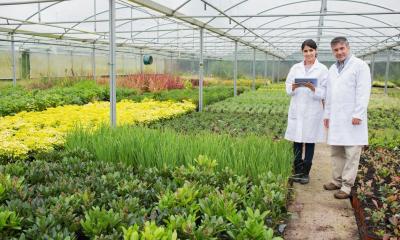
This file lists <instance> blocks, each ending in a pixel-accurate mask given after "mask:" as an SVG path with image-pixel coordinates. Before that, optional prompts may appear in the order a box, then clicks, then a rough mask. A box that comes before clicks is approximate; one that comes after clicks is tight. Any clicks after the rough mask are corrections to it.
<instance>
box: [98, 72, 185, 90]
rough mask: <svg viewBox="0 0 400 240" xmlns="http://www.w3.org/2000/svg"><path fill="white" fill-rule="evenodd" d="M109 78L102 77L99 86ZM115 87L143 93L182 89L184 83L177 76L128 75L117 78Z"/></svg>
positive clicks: (106, 82)
mask: <svg viewBox="0 0 400 240" xmlns="http://www.w3.org/2000/svg"><path fill="white" fill-rule="evenodd" d="M108 81H109V78H108V77H102V78H100V79H99V80H98V83H100V84H108ZM117 87H124V88H134V89H138V90H141V91H144V92H157V91H161V90H169V89H182V88H184V82H183V80H181V79H180V78H179V77H178V76H173V75H169V74H149V73H146V74H130V75H125V76H118V77H117Z"/></svg>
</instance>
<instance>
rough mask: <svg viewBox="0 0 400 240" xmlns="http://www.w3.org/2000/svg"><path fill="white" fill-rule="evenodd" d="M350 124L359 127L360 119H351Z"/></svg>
mask: <svg viewBox="0 0 400 240" xmlns="http://www.w3.org/2000/svg"><path fill="white" fill-rule="evenodd" d="M351 123H352V124H353V125H360V124H361V119H359V118H353V120H351Z"/></svg>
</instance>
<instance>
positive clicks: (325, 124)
mask: <svg viewBox="0 0 400 240" xmlns="http://www.w3.org/2000/svg"><path fill="white" fill-rule="evenodd" d="M324 126H325V127H326V128H329V119H324Z"/></svg>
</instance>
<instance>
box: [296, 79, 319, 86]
mask: <svg viewBox="0 0 400 240" xmlns="http://www.w3.org/2000/svg"><path fill="white" fill-rule="evenodd" d="M308 82H310V83H312V84H313V85H314V86H317V83H318V79H317V78H295V79H294V83H297V84H299V85H304V84H305V83H308Z"/></svg>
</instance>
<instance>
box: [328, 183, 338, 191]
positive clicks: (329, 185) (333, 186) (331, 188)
mask: <svg viewBox="0 0 400 240" xmlns="http://www.w3.org/2000/svg"><path fill="white" fill-rule="evenodd" d="M324 189H325V190H328V191H333V190H338V189H340V187H338V186H336V185H335V184H333V183H328V184H324Z"/></svg>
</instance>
